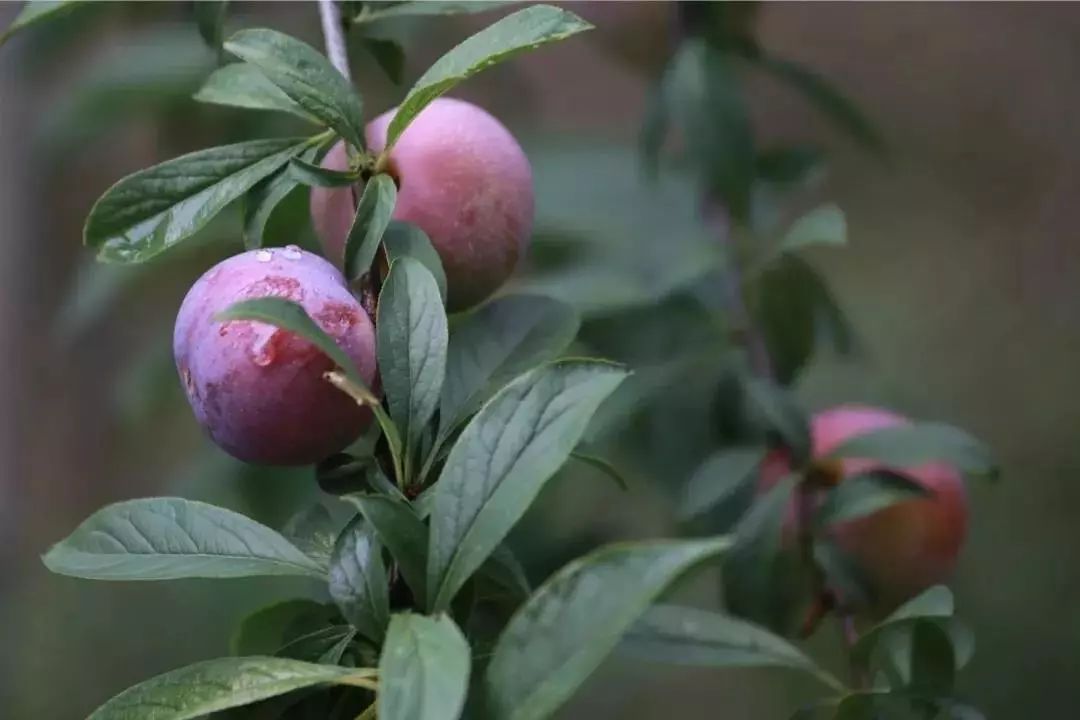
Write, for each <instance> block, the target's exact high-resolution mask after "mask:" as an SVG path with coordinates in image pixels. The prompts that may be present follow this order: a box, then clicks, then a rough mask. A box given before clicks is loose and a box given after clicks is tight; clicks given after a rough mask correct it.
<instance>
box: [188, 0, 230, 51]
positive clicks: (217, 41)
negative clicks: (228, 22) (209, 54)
mask: <svg viewBox="0 0 1080 720" xmlns="http://www.w3.org/2000/svg"><path fill="white" fill-rule="evenodd" d="M194 5H195V24H196V25H198V26H199V34H200V35H202V39H203V40H204V41H206V44H207V45H209V46H210V47H211V48H213V49H214V50H217V49H219V48H220V47H221V41H222V40H223V39H224V32H225V15H226V13H227V12H228V10H229V2H228V0H195V2H194Z"/></svg>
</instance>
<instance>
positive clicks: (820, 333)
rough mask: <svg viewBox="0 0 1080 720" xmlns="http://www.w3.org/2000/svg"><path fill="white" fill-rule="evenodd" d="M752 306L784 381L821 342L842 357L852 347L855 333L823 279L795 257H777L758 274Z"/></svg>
mask: <svg viewBox="0 0 1080 720" xmlns="http://www.w3.org/2000/svg"><path fill="white" fill-rule="evenodd" d="M750 310H751V313H752V315H753V317H754V320H755V322H756V324H757V326H758V327H759V328H761V331H762V334H763V335H764V337H765V344H766V346H767V348H768V351H769V357H770V359H771V360H772V364H773V372H774V374H775V375H776V379H777V381H778V382H780V383H781V384H783V385H790V384H792V383H793V382H794V381H795V379H796V378H797V377H798V374H799V373H800V372H801V371H802V369H803V368H804V367H805V366H806V365H807V364H809V362H810V360H811V359H812V356H813V354H814V351H815V350H816V349H817V348H818V347H819V345H820V343H821V342H823V341H828V342H830V343H831V344H832V347H833V349H834V350H835V351H836V352H838V353H840V354H841V355H851V354H853V353H854V351H855V345H856V343H855V340H854V331H853V330H852V328H851V325H850V323H848V321H847V319H846V318H845V317H844V313H843V311H842V310H841V309H840V307H839V305H837V303H836V300H835V299H834V298H833V296H832V293H831V291H830V290H829V287H828V285H827V284H826V282H825V280H824V278H822V277H821V275H820V274H819V273H818V272H817V271H816V270H815V269H814V267H813V266H812V265H810V264H809V263H807V262H806V261H805V260H803V259H802V258H801V257H798V256H796V255H792V254H783V255H781V256H780V258H779V259H777V260H776V261H775V262H773V263H772V264H771V266H769V267H768V268H767V269H766V270H765V271H764V272H763V273H762V274H761V276H760V277H759V278H758V279H757V282H755V283H754V286H753V297H752V300H751V303H750Z"/></svg>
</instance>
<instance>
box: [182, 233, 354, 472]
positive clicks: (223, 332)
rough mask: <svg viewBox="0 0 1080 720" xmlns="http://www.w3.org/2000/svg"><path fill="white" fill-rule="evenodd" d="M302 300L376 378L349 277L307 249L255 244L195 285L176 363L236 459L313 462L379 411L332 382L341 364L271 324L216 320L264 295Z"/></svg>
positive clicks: (199, 408) (199, 409) (199, 412)
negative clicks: (235, 306)
mask: <svg viewBox="0 0 1080 720" xmlns="http://www.w3.org/2000/svg"><path fill="white" fill-rule="evenodd" d="M270 296H275V297H283V298H286V299H289V300H292V301H294V302H297V303H299V304H300V305H302V306H303V308H304V309H305V310H306V311H307V313H308V314H309V315H310V316H311V317H312V319H314V321H315V322H316V323H317V324H318V325H319V327H321V328H322V329H323V330H324V331H326V332H327V333H328V334H329V335H330V336H331V337H332V338H333V339H334V341H335V342H337V344H338V345H339V346H341V348H342V349H343V350H344V351H345V353H346V354H347V355H348V356H349V357H350V358H351V359H352V361H353V363H355V365H356V367H357V370H358V371H359V372H360V375H361V376H362V377H363V378H364V380H365V381H367V382H368V383H369V384H371V383H372V381H373V380H374V379H375V331H374V328H373V326H372V323H371V320H370V318H369V317H368V315H367V313H366V312H364V309H363V308H362V307H361V306H360V304H359V303H358V302H357V301H356V299H355V298H353V296H352V295H351V294H350V293H349V290H348V288H347V287H346V285H345V281H344V279H343V278H342V276H341V274H340V273H339V272H338V271H337V269H335V268H334V267H333V266H332V265H331V264H330V263H328V262H326V261H325V260H323V259H322V258H321V257H319V256H318V255H314V254H312V253H308V252H304V251H303V250H300V249H299V248H296V247H294V246H290V247H288V248H274V249H265V250H253V251H249V252H245V253H242V254H240V255H235V256H233V257H231V258H228V259H227V260H224V261H222V262H220V263H218V264H217V265H215V266H214V267H213V268H211V269H210V270H208V271H207V272H206V273H205V274H204V275H203V276H202V277H201V278H199V280H198V281H196V283H195V284H194V285H193V286H192V287H191V289H190V290H189V291H188V293H187V296H186V297H185V298H184V301H183V303H182V304H181V306H180V312H179V313H178V315H177V318H176V326H175V329H174V331H173V355H174V357H175V359H176V368H177V370H178V371H179V373H180V379H181V382H182V384H183V386H184V391H185V393H186V394H187V398H188V401H189V402H190V403H191V408H192V410H194V412H195V417H196V419H197V420H198V421H199V424H200V425H202V426H203V427H204V428H206V430H207V431H208V432H209V434H210V437H211V438H212V439H213V440H214V442H215V443H217V444H218V445H220V446H221V447H222V449H224V450H225V451H226V452H228V453H229V454H230V455H233V456H234V457H237V458H239V459H240V460H244V461H247V462H251V463H258V464H265V465H307V464H311V463H315V462H318V461H319V460H322V459H323V458H325V457H327V456H329V455H331V454H333V453H335V452H338V451H340V450H342V449H343V448H344V447H345V446H347V445H348V444H349V443H350V442H352V441H353V440H354V439H355V438H356V437H357V436H358V435H359V434H360V432H362V431H363V429H364V428H365V427H366V426H367V424H368V423H369V422H370V420H371V411H370V410H369V409H367V408H361V407H359V406H358V405H357V404H356V403H355V402H354V401H353V400H352V399H350V398H349V397H348V396H346V395H345V394H344V393H342V392H340V391H339V390H337V389H336V388H334V387H333V386H332V385H330V383H328V382H327V381H326V380H325V379H324V378H323V373H325V372H326V371H328V370H331V369H332V368H333V367H334V363H333V362H332V361H331V360H330V358H328V357H327V356H326V355H325V354H323V353H322V352H321V351H320V350H318V349H316V348H315V346H313V345H311V344H310V343H308V342H307V341H306V340H302V339H301V338H299V337H297V336H296V335H294V334H292V333H290V332H288V331H285V330H281V329H279V328H276V327H274V326H272V325H268V324H266V323H261V322H256V321H249V320H233V321H229V322H225V323H221V322H218V321H217V320H215V319H214V316H215V315H216V314H217V313H219V312H221V311H223V310H225V309H227V308H228V307H229V306H231V305H232V304H233V303H236V302H239V301H241V300H249V299H253V298H260V297H270Z"/></svg>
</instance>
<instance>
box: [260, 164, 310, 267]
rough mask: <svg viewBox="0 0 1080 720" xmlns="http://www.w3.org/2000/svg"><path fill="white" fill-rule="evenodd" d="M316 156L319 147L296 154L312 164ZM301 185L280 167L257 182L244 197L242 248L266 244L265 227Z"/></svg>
mask: <svg viewBox="0 0 1080 720" xmlns="http://www.w3.org/2000/svg"><path fill="white" fill-rule="evenodd" d="M317 153H318V148H316V147H311V148H308V149H307V150H305V151H304V152H302V153H300V155H298V157H299V158H301V159H303V160H306V161H308V162H311V161H312V160H313V159H314V158H315V155H316V154H317ZM299 185H300V183H298V182H297V180H296V178H295V177H293V175H292V174H291V173H290V172H289V168H288V166H286V167H283V168H281V169H280V170H278V171H277V172H275V173H274V174H273V175H271V176H270V177H268V178H264V179H263V180H260V181H259V182H258V183H257V184H256V185H255V186H254V187H253V188H251V189H250V190H248V192H247V194H246V195H244V248H245V249H247V250H255V249H257V248H261V247H263V245H265V236H266V226H267V224H268V223H269V222H270V217H271V215H273V214H274V210H275V209H277V206H278V205H280V204H281V202H282V201H283V200H285V198H286V197H288V196H289V193H291V192H292V191H293V190H295V189H296V188H297V187H299Z"/></svg>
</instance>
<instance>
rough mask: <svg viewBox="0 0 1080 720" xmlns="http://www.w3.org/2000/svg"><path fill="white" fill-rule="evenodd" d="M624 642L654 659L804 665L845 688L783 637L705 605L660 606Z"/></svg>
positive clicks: (832, 685) (722, 664) (796, 667)
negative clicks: (703, 608)
mask: <svg viewBox="0 0 1080 720" xmlns="http://www.w3.org/2000/svg"><path fill="white" fill-rule="evenodd" d="M624 645H625V646H626V648H627V649H628V650H630V651H631V652H632V653H633V654H635V655H640V656H641V657H644V658H647V659H649V660H653V661H656V662H664V663H674V664H679V665H698V666H705V667H718V668H721V667H786V668H791V669H793V670H801V671H803V672H806V673H809V674H810V675H812V676H814V677H815V678H817V679H818V680H820V681H821V682H823V683H824V684H825V685H827V686H829V687H830V688H832V689H833V690H839V691H841V692H842V691H843V690H844V684H843V683H842V682H840V681H839V680H837V679H836V678H835V677H833V676H832V674H831V673H829V672H828V671H827V670H825V669H824V668H821V667H818V665H817V664H816V663H815V662H814V661H813V660H811V659H810V658H809V657H807V656H806V655H805V654H804V653H803V652H802V651H801V650H799V649H798V648H797V647H795V646H794V645H792V644H791V643H789V642H788V641H787V640H785V639H784V638H782V637H779V636H777V635H774V634H773V633H771V632H769V631H768V630H765V629H764V628H760V627H758V626H757V625H753V624H751V623H748V622H746V621H744V620H739V619H738V618H734V617H731V616H730V615H724V614H721V613H715V612H709V611H707V610H699V609H697V608H691V607H677V606H674V605H658V606H656V607H654V608H652V609H650V610H649V611H648V612H646V613H645V615H644V617H642V618H641V620H639V621H638V622H637V624H636V625H634V627H633V628H631V630H630V631H629V632H628V633H627V635H626V640H625V643H624Z"/></svg>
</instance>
